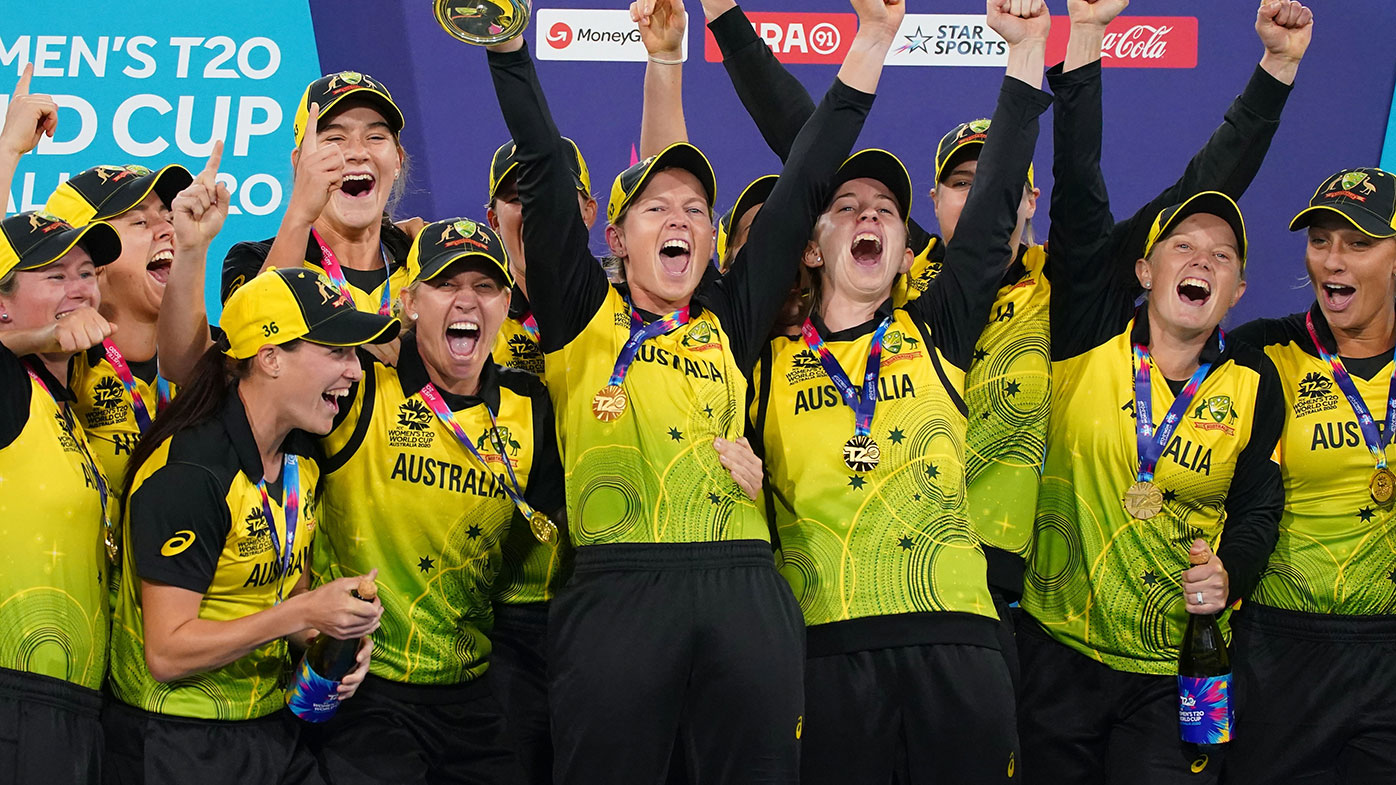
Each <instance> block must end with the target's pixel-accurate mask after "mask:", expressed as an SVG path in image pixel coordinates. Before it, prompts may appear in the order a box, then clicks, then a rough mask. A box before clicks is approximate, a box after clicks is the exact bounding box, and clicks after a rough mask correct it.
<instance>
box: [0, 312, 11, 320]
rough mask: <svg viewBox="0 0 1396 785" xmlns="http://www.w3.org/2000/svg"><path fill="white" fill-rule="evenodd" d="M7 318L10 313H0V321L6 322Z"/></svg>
mask: <svg viewBox="0 0 1396 785" xmlns="http://www.w3.org/2000/svg"><path fill="white" fill-rule="evenodd" d="M9 320H10V315H9V314H7V313H0V322H8V321H9Z"/></svg>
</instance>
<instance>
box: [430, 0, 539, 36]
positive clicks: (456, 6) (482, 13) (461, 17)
mask: <svg viewBox="0 0 1396 785" xmlns="http://www.w3.org/2000/svg"><path fill="white" fill-rule="evenodd" d="M432 12H433V13H434V14H435V15H436V23H437V24H439V25H441V29H442V30H445V31H446V32H448V33H450V34H451V35H452V37H454V38H455V39H456V40H458V41H464V42H465V43H467V44H475V45H476V46H491V45H493V44H502V43H504V42H505V41H508V40H509V39H511V38H516V37H518V36H519V35H521V34H522V33H523V31H524V28H525V27H527V26H528V15H529V12H530V9H529V3H528V0H433V2H432Z"/></svg>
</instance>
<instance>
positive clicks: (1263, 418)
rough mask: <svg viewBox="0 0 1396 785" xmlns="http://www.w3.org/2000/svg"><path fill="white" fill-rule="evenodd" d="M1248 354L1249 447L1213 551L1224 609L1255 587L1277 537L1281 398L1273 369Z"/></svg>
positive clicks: (1230, 492)
mask: <svg viewBox="0 0 1396 785" xmlns="http://www.w3.org/2000/svg"><path fill="white" fill-rule="evenodd" d="M1251 351H1253V352H1254V354H1255V360H1254V363H1255V364H1256V365H1258V366H1259V369H1260V384H1259V386H1258V388H1257V390H1256V401H1255V420H1254V422H1253V423H1252V425H1251V438H1250V441H1249V442H1247V443H1246V446H1245V448H1243V449H1242V450H1241V454H1240V456H1239V457H1237V459H1236V472H1235V474H1234V475H1232V479H1231V488H1230V489H1229V490H1228V491H1227V495H1226V525H1225V528H1224V529H1223V530H1222V538H1221V545H1220V546H1218V548H1217V558H1219V559H1221V563H1222V565H1223V566H1224V567H1225V568H1226V572H1227V575H1228V577H1229V579H1230V582H1231V589H1230V597H1229V598H1228V600H1227V602H1228V603H1231V602H1235V601H1236V600H1238V599H1241V598H1243V597H1246V596H1247V595H1249V594H1250V593H1251V590H1252V589H1254V588H1255V587H1256V584H1257V583H1259V582H1260V574H1261V573H1262V572H1263V571H1264V570H1265V563H1266V561H1267V560H1269V558H1270V554H1271V552H1273V551H1274V550H1275V543H1276V542H1277V541H1278V540H1279V537H1280V514H1281V513H1282V512H1283V511H1284V504H1285V491H1284V482H1283V480H1282V478H1281V476H1280V466H1279V464H1278V463H1276V462H1275V460H1274V457H1273V456H1274V453H1275V448H1276V446H1277V445H1278V444H1279V441H1280V431H1281V429H1283V427H1284V419H1285V415H1284V412H1285V403H1284V393H1283V391H1282V388H1281V386H1280V377H1279V373H1278V372H1277V371H1276V370H1275V366H1274V364H1273V363H1271V362H1270V359H1269V358H1268V357H1266V356H1265V355H1264V354H1262V353H1261V352H1260V351H1259V350H1251Z"/></svg>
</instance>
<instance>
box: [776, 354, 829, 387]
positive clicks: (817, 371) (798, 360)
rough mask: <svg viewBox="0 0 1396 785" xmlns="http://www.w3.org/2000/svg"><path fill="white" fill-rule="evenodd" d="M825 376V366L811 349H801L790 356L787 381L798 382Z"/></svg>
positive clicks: (786, 375)
mask: <svg viewBox="0 0 1396 785" xmlns="http://www.w3.org/2000/svg"><path fill="white" fill-rule="evenodd" d="M822 376H824V366H822V365H820V364H819V358H818V357H816V356H815V355H814V352H813V351H811V350H809V349H801V350H800V351H798V352H796V353H795V356H794V357H792V358H790V371H789V372H788V373H786V374H785V381H786V382H788V383H790V384H795V383H797V382H807V381H809V380H811V379H818V378H820V377H822Z"/></svg>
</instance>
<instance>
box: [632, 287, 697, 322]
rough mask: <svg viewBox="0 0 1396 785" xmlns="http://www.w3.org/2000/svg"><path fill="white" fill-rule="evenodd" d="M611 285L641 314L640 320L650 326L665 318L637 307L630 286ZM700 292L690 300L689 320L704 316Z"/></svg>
mask: <svg viewBox="0 0 1396 785" xmlns="http://www.w3.org/2000/svg"><path fill="white" fill-rule="evenodd" d="M611 285H612V286H614V287H616V291H618V292H620V296H621V297H624V298H625V302H626V304H628V305H629V306H630V307H631V308H632V309H634V311H635V313H638V314H640V319H641V320H642V321H644V323H645V324H649V323H650V322H652V321H655V320H656V319H660V318H663V317H664V314H662V313H650V312H649V311H646V310H645V309H643V308H640V307H638V306H636V305H635V302H634V301H633V300H631V299H630V285H629V284H627V283H624V282H621V283H613V284H611ZM698 291H702V286H701V284H700V285H699V287H698ZM698 291H695V292H694V293H693V295H692V296H690V297H689V298H688V318H689V319H697V318H698V317H699V316H701V315H702V314H703V304H702V303H701V302H699V301H698Z"/></svg>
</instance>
